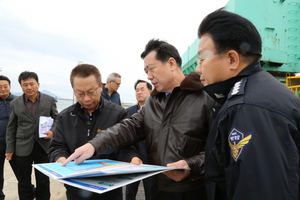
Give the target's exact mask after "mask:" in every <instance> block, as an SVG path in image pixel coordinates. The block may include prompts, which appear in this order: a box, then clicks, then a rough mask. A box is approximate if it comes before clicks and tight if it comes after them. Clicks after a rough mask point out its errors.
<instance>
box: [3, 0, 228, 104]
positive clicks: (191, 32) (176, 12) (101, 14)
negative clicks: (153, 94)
mask: <svg viewBox="0 0 300 200" xmlns="http://www.w3.org/2000/svg"><path fill="white" fill-rule="evenodd" d="M175 2H176V3H175ZM227 2H228V0H210V1H202V0H184V1H176V0H175V1H174V0H151V1H144V0H109V1H107V0H106V1H103V0H84V1H76V0H52V1H44V0H26V1H24V0H0V69H1V70H2V71H1V72H0V74H3V75H6V76H8V77H9V78H10V79H11V81H12V92H21V88H20V86H19V83H18V81H17V79H18V76H19V74H20V73H21V72H23V71H25V70H26V71H34V72H36V73H37V74H38V76H39V82H40V90H48V91H50V92H52V93H54V94H56V95H57V96H59V97H61V98H70V99H71V98H72V88H71V86H70V82H69V75H70V72H71V70H72V69H73V68H74V67H75V66H76V65H77V63H78V61H82V62H83V63H87V64H93V65H95V66H96V67H98V69H99V70H100V73H101V74H102V81H103V82H106V78H107V76H108V74H110V73H111V72H117V73H119V74H121V76H122V84H121V87H120V88H119V90H118V92H119V93H120V95H121V100H122V102H135V95H134V90H133V85H134V83H135V81H136V80H137V79H147V76H146V74H145V73H144V70H143V60H142V59H141V58H140V54H141V52H142V51H143V50H144V47H145V45H146V43H147V42H148V41H149V40H150V39H152V38H157V39H162V40H165V41H167V42H169V43H171V44H173V45H174V46H175V47H177V49H178V50H179V53H180V55H182V54H183V53H184V52H185V51H186V49H187V48H188V46H189V45H191V44H192V42H193V41H194V40H195V39H196V38H197V29H198V26H199V24H200V22H201V21H202V19H203V18H204V17H205V16H206V15H207V14H208V13H210V12H212V11H214V10H216V9H218V8H220V7H223V6H225V5H226V3H227Z"/></svg>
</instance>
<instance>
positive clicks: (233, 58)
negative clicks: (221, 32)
mask: <svg viewBox="0 0 300 200" xmlns="http://www.w3.org/2000/svg"><path fill="white" fill-rule="evenodd" d="M226 54H227V56H228V59H229V65H230V69H231V70H236V69H237V68H238V67H239V65H240V62H241V57H240V55H239V54H238V52H236V51H234V50H230V51H228V52H227V53H226Z"/></svg>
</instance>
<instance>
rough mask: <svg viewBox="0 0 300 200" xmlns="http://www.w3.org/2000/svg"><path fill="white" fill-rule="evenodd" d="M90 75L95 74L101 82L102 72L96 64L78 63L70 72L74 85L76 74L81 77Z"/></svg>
mask: <svg viewBox="0 0 300 200" xmlns="http://www.w3.org/2000/svg"><path fill="white" fill-rule="evenodd" d="M90 75H94V76H95V78H96V80H97V82H98V83H101V74H100V71H99V70H98V68H97V67H95V66H94V65H90V64H80V65H77V66H76V67H74V68H73V69H72V71H71V74H70V82H71V85H72V87H73V84H74V78H75V76H77V77H81V78H86V77H89V76H90Z"/></svg>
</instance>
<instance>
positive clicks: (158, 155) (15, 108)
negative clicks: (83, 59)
mask: <svg viewBox="0 0 300 200" xmlns="http://www.w3.org/2000/svg"><path fill="white" fill-rule="evenodd" d="M198 37H199V39H200V42H199V46H198V54H199V60H198V65H197V68H196V72H192V73H190V74H188V75H184V74H183V72H182V70H181V64H182V61H181V57H180V55H179V53H178V50H177V49H176V47H174V46H173V45H171V44H169V43H167V42H165V41H163V40H159V39H151V40H150V41H149V42H148V43H147V44H146V46H145V49H144V50H143V52H142V53H141V59H143V61H144V66H143V68H141V70H144V71H145V73H146V74H147V78H148V80H149V81H150V82H151V84H152V85H151V84H150V83H149V82H147V81H144V80H138V81H137V82H136V83H135V84H134V90H135V92H136V99H137V105H135V106H133V107H131V108H128V109H127V110H126V109H125V108H123V107H121V101H120V95H119V94H118V92H117V90H118V88H119V86H120V84H121V76H120V75H119V74H117V73H112V74H110V75H109V77H108V78H107V81H106V84H103V83H102V78H101V73H100V71H99V69H98V68H97V67H95V66H94V65H91V64H80V65H77V66H76V67H74V68H73V69H72V71H71V74H70V84H71V87H72V89H73V91H74V94H75V96H76V98H77V102H76V103H75V104H74V105H71V106H69V107H68V108H66V109H64V110H63V111H61V112H60V113H58V112H57V109H56V100H55V99H54V98H53V97H50V96H48V95H46V94H43V93H41V92H39V90H38V89H39V85H40V83H39V79H38V76H37V74H36V73H34V72H27V71H25V72H22V73H21V74H20V76H19V79H18V81H19V83H20V86H21V88H22V90H23V93H24V94H23V95H21V96H19V97H16V96H14V95H12V94H11V93H10V80H9V79H8V78H7V77H5V76H0V97H1V98H0V111H1V112H0V117H1V121H0V128H1V130H0V131H1V132H0V133H1V135H0V142H1V163H0V164H1V169H2V173H1V177H0V178H1V179H0V183H1V184H0V187H2V188H3V163H4V159H5V158H6V159H7V160H9V161H10V164H11V166H12V168H13V170H14V173H15V176H16V177H17V180H18V194H19V198H20V199H21V200H32V199H34V198H36V199H37V200H49V199H50V195H51V194H50V189H49V178H48V177H47V176H45V175H44V174H42V173H40V172H39V171H36V170H35V176H36V188H35V187H34V186H33V185H32V183H31V171H32V166H31V165H32V164H33V163H35V164H36V163H45V162H60V163H62V166H67V165H68V163H69V162H70V161H74V162H75V163H76V164H80V163H82V162H83V161H84V160H86V159H99V158H107V159H113V160H120V161H126V162H131V163H133V164H141V163H149V164H154V165H162V166H168V167H175V168H181V170H170V171H167V172H164V173H161V174H158V175H156V176H153V177H151V178H150V179H147V180H145V181H144V188H145V193H146V199H147V200H148V199H155V200H197V199H199V200H206V199H209V200H214V199H220V200H226V199H230V200H240V199H244V200H253V199H300V190H299V187H300V182H299V176H300V174H299V172H300V102H299V99H297V97H296V96H295V95H294V94H293V93H292V92H291V91H290V90H289V89H288V88H287V87H286V86H284V85H282V84H281V83H280V82H278V81H277V80H276V79H275V78H274V77H272V76H271V75H270V74H269V73H267V72H266V71H264V70H262V68H261V65H260V59H261V56H262V55H261V52H262V41H261V37H260V35H259V32H258V31H257V29H256V28H255V26H254V25H253V24H252V23H251V22H250V21H249V20H248V19H246V18H244V17H241V16H240V15H237V14H234V13H230V12H227V11H225V10H223V9H219V10H216V11H214V12H212V13H210V14H209V15H207V16H206V17H205V18H204V19H203V21H202V22H201V24H200V26H199V29H198ZM152 86H153V88H152ZM2 111H3V112H2ZM41 116H48V117H52V118H53V119H54V123H53V125H52V127H51V129H50V130H48V131H46V132H45V133H44V136H43V137H40V135H39V133H38V124H39V118H40V117H41ZM20 166H22V167H20ZM137 186H138V183H135V184H133V185H128V186H127V188H126V199H128V200H129V199H130V200H131V199H135V198H136V197H135V196H136V190H137V189H136V188H137ZM65 187H66V198H67V199H68V200H81V199H90V200H94V199H97V200H100V199H109V200H122V199H123V195H122V189H121V188H119V189H115V190H113V191H110V192H107V193H104V194H97V193H93V192H89V191H86V190H83V189H81V188H77V187H73V186H69V185H65ZM2 188H0V189H2ZM0 195H1V198H2V199H4V196H5V195H4V194H3V192H2V193H1V194H0Z"/></svg>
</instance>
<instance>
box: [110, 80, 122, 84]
mask: <svg viewBox="0 0 300 200" xmlns="http://www.w3.org/2000/svg"><path fill="white" fill-rule="evenodd" d="M112 82H114V83H115V84H117V85H121V83H117V82H116V81H113V80H112Z"/></svg>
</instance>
